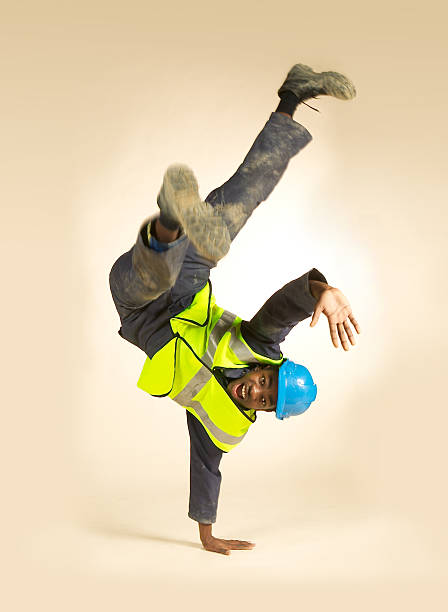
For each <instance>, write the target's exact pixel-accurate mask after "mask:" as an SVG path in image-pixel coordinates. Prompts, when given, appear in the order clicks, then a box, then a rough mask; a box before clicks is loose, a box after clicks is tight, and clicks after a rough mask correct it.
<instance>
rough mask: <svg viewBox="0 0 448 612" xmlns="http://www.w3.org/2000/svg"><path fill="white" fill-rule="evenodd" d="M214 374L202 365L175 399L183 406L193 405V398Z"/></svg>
mask: <svg viewBox="0 0 448 612" xmlns="http://www.w3.org/2000/svg"><path fill="white" fill-rule="evenodd" d="M212 376H213V374H212V373H211V372H210V370H207V368H206V367H204V366H201V368H200V370H198V371H197V372H196V374H195V375H194V376H193V378H192V379H191V380H190V381H188V383H187V384H186V385H185V387H184V388H183V389H182V391H181V392H180V393H178V394H177V395H176V397H173V400H174V401H175V402H177V403H178V404H180V405H181V406H191V403H192V399H193V397H194V396H195V395H197V394H198V393H199V391H200V390H201V389H202V387H203V386H204V385H205V384H207V383H208V381H209V380H210V378H211V377H212Z"/></svg>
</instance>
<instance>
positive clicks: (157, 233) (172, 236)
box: [148, 218, 180, 244]
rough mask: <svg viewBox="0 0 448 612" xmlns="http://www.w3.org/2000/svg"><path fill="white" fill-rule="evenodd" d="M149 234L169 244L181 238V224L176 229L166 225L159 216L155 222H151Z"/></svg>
mask: <svg viewBox="0 0 448 612" xmlns="http://www.w3.org/2000/svg"><path fill="white" fill-rule="evenodd" d="M148 234H150V235H152V236H154V238H155V239H156V240H158V241H159V242H164V243H165V244H169V243H170V242H174V241H175V240H177V238H179V234H180V228H179V226H178V227H177V228H176V229H170V228H168V227H165V225H163V223H162V222H161V220H160V218H159V219H156V220H155V222H153V223H151V226H150V227H148Z"/></svg>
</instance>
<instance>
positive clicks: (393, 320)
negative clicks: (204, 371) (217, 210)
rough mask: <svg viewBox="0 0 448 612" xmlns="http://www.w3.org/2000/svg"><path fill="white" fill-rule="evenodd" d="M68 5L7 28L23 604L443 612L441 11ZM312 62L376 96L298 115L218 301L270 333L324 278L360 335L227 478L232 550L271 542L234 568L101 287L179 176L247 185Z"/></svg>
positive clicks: (18, 576) (14, 20)
mask: <svg viewBox="0 0 448 612" xmlns="http://www.w3.org/2000/svg"><path fill="white" fill-rule="evenodd" d="M72 4H73V3H68V2H58V3H54V4H50V3H47V2H39V3H28V5H26V4H23V3H21V4H17V3H15V4H14V8H13V9H11V8H4V9H3V10H2V25H1V26H0V27H1V43H0V44H1V47H2V48H1V53H0V58H1V59H0V63H1V66H2V74H3V77H2V85H3V87H2V90H3V91H2V95H1V98H0V109H1V123H2V126H1V130H2V143H3V145H4V150H3V152H2V157H1V160H0V161H1V174H2V192H3V193H2V198H1V201H2V224H1V225H2V230H3V232H2V234H3V240H2V249H3V257H2V261H3V272H2V274H3V299H2V303H3V306H4V315H3V326H2V327H3V329H2V331H3V334H2V337H3V338H2V343H3V351H2V357H3V366H2V371H3V373H4V381H3V383H2V387H3V401H2V411H3V413H4V416H3V427H2V430H3V432H4V441H3V443H2V454H3V455H4V456H3V461H2V467H3V470H4V476H3V480H2V482H3V485H2V524H3V525H4V527H5V529H4V534H3V536H2V552H3V553H4V554H3V560H4V570H3V572H2V577H3V578H4V581H5V583H6V587H2V597H3V598H6V605H5V604H4V605H3V608H4V609H7V610H29V609H39V610H40V609H42V610H46V611H50V610H51V611H52V610H60V609H63V608H64V609H66V610H80V609H83V610H88V611H90V610H106V609H107V610H111V611H112V610H113V611H115V610H124V609H129V610H147V609H155V607H157V608H160V609H164V610H174V609H176V608H180V609H182V610H203V609H204V610H205V609H206V607H208V608H209V607H210V605H211V607H212V609H217V610H221V609H222V610H224V609H226V610H227V609H233V610H235V609H236V610H238V609H243V607H244V608H245V607H247V606H248V605H249V604H253V605H254V606H255V607H256V608H257V609H258V610H271V609H272V608H273V607H275V608H276V609H296V608H297V609H298V608H299V607H300V608H304V607H306V609H309V610H324V609H328V608H329V606H331V609H336V610H359V609H363V610H370V609H372V610H378V609H384V610H397V609H399V610H404V609H406V610H409V609H416V610H421V609H422V607H423V606H425V607H427V608H429V609H431V610H439V609H440V610H442V609H446V604H447V602H446V596H445V592H444V589H443V588H442V583H443V581H444V580H446V577H447V576H446V554H447V533H446V527H445V521H444V519H445V516H446V513H447V495H446V460H447V455H446V450H445V439H446V428H447V423H448V419H447V416H446V409H447V401H446V380H447V375H446V362H447V359H446V348H447V347H446V342H447V334H446V332H447V324H446V308H447V289H446V269H445V268H446V257H447V250H446V236H447V213H446V195H447V194H446V186H445V184H446V139H447V121H446V100H447V98H446V94H447V85H446V72H447V62H446V60H447V43H446V28H445V26H446V11H445V10H444V9H443V3H442V2H431V1H430V2H425V3H412V2H411V3H410V2H394V3H392V4H390V3H389V2H385V1H383V0H381V1H380V2H376V3H374V4H370V5H364V4H362V3H361V4H360V3H359V2H338V3H333V2H329V1H328V0H326V1H322V2H319V3H312V2H307V3H298V2H291V1H290V0H285V1H284V2H282V3H269V2H265V1H259V2H253V1H252V0H251V1H250V2H243V3H238V2H235V1H234V0H231V1H230V2H227V3H215V2H212V1H210V2H203V1H201V2H198V1H195V0H193V1H192V2H189V3H180V2H178V3H174V4H173V3H154V4H155V6H151V5H150V3H149V2H147V3H144V2H137V1H135V0H130V1H129V2H126V3H124V2H123V3H117V2H108V3H106V2H104V3H101V2H98V1H97V0H93V2H90V3H87V2H81V3H80V2H78V3H76V7H77V8H73V6H72ZM297 61H301V62H304V63H309V64H311V65H312V66H313V67H315V68H316V69H319V70H325V69H335V70H339V71H341V72H345V73H346V74H347V75H349V76H350V77H351V78H352V79H353V81H354V82H355V84H356V86H357V89H358V97H357V99H356V100H355V101H353V102H347V103H343V102H340V101H337V100H333V99H326V98H323V99H320V100H319V101H318V102H317V107H318V108H319V109H320V111H321V112H320V113H319V114H318V113H315V112H314V111H312V110H310V109H307V108H306V107H302V108H300V110H299V112H298V113H297V114H296V120H297V121H299V122H301V123H303V124H304V125H305V126H306V127H307V128H308V129H309V130H310V131H311V133H312V134H313V137H314V140H313V142H312V143H311V144H310V145H309V146H308V147H307V148H306V149H305V150H304V151H303V152H302V153H301V154H300V155H299V156H298V157H297V158H296V159H295V160H294V161H293V162H292V163H291V165H290V167H289V169H288V171H287V173H286V174H285V176H284V178H283V180H282V182H281V184H280V185H279V186H278V188H277V189H276V191H275V192H274V193H273V195H272V196H271V198H270V199H269V200H268V202H267V203H265V204H264V205H263V206H262V207H260V208H259V209H258V210H257V211H256V213H255V214H254V215H253V218H252V219H251V222H250V223H249V224H248V226H247V227H246V228H245V229H244V230H243V232H242V233H241V235H240V236H239V237H238V239H237V240H236V241H235V243H234V245H233V248H232V251H231V253H230V255H229V256H228V257H227V258H226V259H225V260H224V261H223V262H222V264H221V265H220V268H219V269H218V270H216V271H215V272H214V273H213V277H212V280H213V283H214V289H215V293H216V296H217V299H218V302H219V303H220V304H222V305H223V306H225V307H226V308H228V309H229V310H232V311H234V312H237V313H238V314H240V315H241V316H244V317H250V316H251V314H253V313H254V312H255V311H256V310H257V309H258V307H259V306H260V304H261V303H263V301H264V300H265V299H266V298H267V297H268V296H269V295H270V294H271V293H272V292H273V291H275V290H276V289H277V288H278V287H280V286H281V285H282V284H283V283H285V282H287V281H289V280H290V279H292V278H294V277H296V276H298V275H300V274H302V273H303V272H305V271H306V270H307V269H309V268H310V267H312V266H316V267H318V268H319V269H320V270H322V272H324V274H326V276H327V278H328V280H329V282H330V283H332V284H334V285H336V286H338V287H340V288H341V289H342V290H343V291H344V292H345V293H346V294H347V296H348V297H349V299H350V300H351V303H352V306H353V310H354V312H355V315H356V316H357V318H358V320H359V321H360V323H361V326H362V328H363V334H362V336H361V337H360V339H359V342H358V345H357V346H356V347H355V348H354V349H353V350H352V351H350V353H348V354H345V353H343V352H342V351H341V350H339V351H336V350H335V349H333V348H332V346H331V344H330V340H329V337H328V331H327V326H326V323H325V321H321V322H320V323H319V326H318V327H317V328H316V329H314V330H311V329H310V328H309V327H308V326H307V325H306V323H305V324H304V325H302V326H299V327H300V329H299V328H297V329H296V330H294V331H293V333H291V335H290V337H289V338H288V340H287V342H286V343H285V345H284V352H285V353H286V354H287V355H289V356H291V357H292V358H295V359H296V360H298V361H303V362H304V363H306V364H307V365H308V367H309V368H310V370H311V371H312V372H313V374H314V376H315V378H316V380H317V382H318V385H319V401H318V402H317V404H316V405H315V406H314V407H313V409H312V410H310V411H309V412H308V413H306V415H303V417H301V418H297V419H291V420H290V421H286V422H284V423H281V422H277V421H276V420H275V419H274V418H273V417H272V416H271V415H265V417H263V415H262V416H261V418H260V419H259V421H258V423H257V426H256V427H254V428H253V431H251V433H250V435H249V436H248V437H247V439H246V441H245V443H244V444H243V445H242V446H241V448H239V449H238V450H235V451H234V452H233V453H231V454H230V455H229V456H227V457H225V458H224V459H223V462H222V472H223V485H222V490H221V498H220V508H219V517H218V523H217V525H216V528H215V532H216V535H221V536H222V537H236V538H244V539H251V540H253V541H255V542H256V543H257V547H256V548H255V549H254V550H253V551H250V552H234V553H233V554H232V555H231V557H229V558H227V557H222V556H219V555H213V554H209V553H205V552H204V551H203V550H202V549H201V547H200V545H199V543H198V538H197V533H196V525H195V523H193V522H192V521H191V520H190V519H188V518H187V516H186V512H187V502H188V436H187V430H186V423H185V416H184V414H183V412H182V410H181V409H179V408H178V407H176V405H174V404H173V403H171V402H170V401H169V400H153V399H151V398H149V396H146V395H145V394H144V393H143V392H141V391H139V390H138V389H137V387H136V386H135V383H136V380H137V377H138V374H139V369H140V367H141V365H142V363H143V360H144V355H143V354H142V353H140V352H139V351H138V350H137V349H135V348H134V347H132V346H131V345H128V344H126V343H125V342H123V341H122V340H120V338H119V337H118V335H117V333H116V331H117V329H118V317H117V315H116V313H115V311H114V308H113V303H112V300H111V299H110V295H109V290H108V284H107V276H108V271H109V268H110V266H111V265H112V263H113V261H114V260H115V259H116V257H118V255H119V254H120V253H122V252H123V251H124V250H127V249H128V248H130V246H131V245H132V242H133V240H134V239H135V236H136V232H137V228H138V225H139V223H140V221H141V220H142V219H143V218H144V217H145V216H147V215H148V214H150V213H153V212H155V210H156V205H155V196H156V194H157V191H158V188H159V186H160V182H161V177H162V175H163V172H164V169H165V168H166V166H167V165H168V164H170V163H172V162H174V161H179V162H184V163H187V164H189V165H191V166H192V167H193V168H194V170H195V172H196V174H197V176H198V179H199V183H200V188H201V192H202V194H203V195H204V196H205V195H206V194H207V193H208V191H210V190H211V189H212V188H213V187H215V186H216V185H218V184H220V183H221V182H223V181H224V180H225V179H226V178H228V176H230V174H232V173H233V171H234V170H235V169H236V167H237V165H238V164H239V163H240V161H241V160H242V157H243V156H244V154H245V153H246V152H247V150H248V147H249V146H250V144H251V143H252V141H253V139H254V138H255V136H256V134H257V133H258V131H259V129H260V128H261V127H262V125H263V124H264V122H265V121H266V119H267V117H268V115H269V113H270V111H271V110H273V109H274V108H275V106H276V104H277V97H276V90H277V88H278V87H279V85H280V84H281V82H282V79H283V78H284V75H285V73H286V71H287V70H288V69H289V67H290V66H291V65H292V64H293V63H295V62H297ZM254 251H256V252H258V253H262V255H261V256H260V257H258V258H257V261H256V262H255V263H254V265H251V264H250V262H251V254H253V252H254ZM241 261H245V262H249V265H250V267H249V268H247V267H242V266H241ZM168 431H170V434H169V435H168V434H167V432H168ZM2 582H3V581H2Z"/></svg>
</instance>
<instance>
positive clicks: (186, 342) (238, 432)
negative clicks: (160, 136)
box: [110, 64, 360, 554]
mask: <svg viewBox="0 0 448 612" xmlns="http://www.w3.org/2000/svg"><path fill="white" fill-rule="evenodd" d="M278 93H279V96H280V104H279V105H278V107H277V109H276V111H275V112H273V113H272V114H271V116H270V118H269V120H268V122H267V123H266V125H265V126H264V128H263V129H262V131H261V132H260V134H259V135H258V136H257V138H256V140H255V142H254V144H253V145H252V147H251V149H250V151H249V153H248V154H247V156H246V157H245V159H244V161H243V163H242V164H241V166H240V167H239V168H238V170H237V171H236V173H235V174H234V175H233V176H232V177H231V178H230V179H229V180H228V181H227V182H225V183H224V184H223V185H222V186H221V187H218V188H217V189H214V190H213V191H212V192H211V193H210V194H209V195H208V196H207V198H206V199H205V201H203V200H201V198H200V196H199V192H198V185H197V182H196V179H195V177H194V175H193V173H192V171H191V170H190V169H189V168H188V167H186V166H182V165H175V166H170V167H169V168H168V170H167V171H166V173H165V176H164V179H163V184H162V187H161V190H160V193H159V195H158V198H157V203H158V206H159V208H160V215H158V216H155V217H154V218H151V219H149V220H146V221H145V222H144V223H143V225H142V226H141V228H140V231H139V233H138V236H137V241H136V243H135V244H134V246H133V247H132V248H131V249H130V250H129V251H128V252H127V253H124V254H123V255H121V257H119V258H118V260H117V261H116V262H115V263H114V265H113V267H112V270H111V273H110V288H111V292H112V297H113V300H114V303H115V306H116V308H117V311H118V314H119V316H120V321H121V328H120V330H119V334H120V335H121V336H122V337H123V338H124V339H126V340H128V341H129V342H131V343H132V344H135V345H136V346H138V347H139V348H140V349H141V350H143V351H144V352H145V353H146V355H147V358H146V361H145V364H144V367H143V370H142V373H141V375H140V378H139V381H138V386H139V387H140V388H141V389H143V390H145V391H146V392H148V393H149V394H150V395H152V396H155V397H165V396H168V397H170V398H171V399H173V400H174V401H175V402H177V403H178V404H180V405H181V406H183V407H184V408H186V415H187V424H188V430H189V435H190V502H189V512H188V515H189V517H190V518H192V519H193V520H195V521H197V522H198V523H199V535H200V539H201V542H202V544H203V546H204V548H205V549H206V550H209V551H213V552H219V553H223V554H229V553H230V550H232V549H250V548H252V547H253V546H254V544H252V543H250V542H245V541H241V540H223V539H220V538H216V537H214V536H213V535H212V524H213V523H214V522H215V521H216V512H217V505H218V496H219V489H220V484H221V473H220V470H219V465H220V461H221V457H222V454H223V452H229V451H230V450H232V449H233V448H235V447H236V446H237V445H238V444H239V443H240V442H241V441H242V440H243V438H244V437H245V435H246V433H247V431H248V430H249V428H250V427H251V425H252V424H253V423H254V422H255V421H256V418H257V413H258V412H260V411H264V412H275V414H276V417H277V418H279V419H284V418H286V417H290V416H292V415H297V414H301V413H303V412H304V411H305V410H306V409H307V408H308V407H309V406H310V404H311V403H312V402H313V401H314V399H315V398H316V385H315V384H314V381H313V379H312V376H311V374H310V373H309V371H308V370H307V369H306V368H305V367H304V366H302V365H299V364H296V363H294V362H293V361H290V360H288V359H285V358H284V357H283V355H282V353H281V351H280V344H281V342H283V340H284V339H285V338H286V336H287V334H288V333H289V332H290V331H291V329H292V328H293V327H294V326H295V325H297V323H299V322H300V321H303V320H304V319H306V318H307V317H309V316H311V315H312V321H311V326H312V327H313V326H315V325H316V323H317V321H318V319H319V317H320V315H321V314H324V315H325V316H326V317H327V319H328V322H329V327H330V335H331V339H332V342H333V345H334V346H335V347H338V345H339V342H340V343H341V345H342V347H343V349H344V350H348V348H349V344H355V340H354V334H353V330H352V327H353V328H354V330H355V331H356V332H357V333H359V331H360V330H359V326H358V323H357V322H356V320H355V318H354V317H353V314H352V310H351V308H350V305H349V303H348V301H347V299H346V298H345V296H344V295H343V294H342V293H341V291H339V289H336V288H335V287H332V286H330V285H328V284H327V280H326V278H325V277H324V276H323V275H322V274H321V273H320V272H319V271H318V270H316V269H312V270H310V271H309V272H307V273H305V274H303V276H301V277H300V278H297V279H295V280H293V281H291V282H290V283H288V284H287V285H285V286H284V287H282V288H281V289H280V290H279V291H277V292H276V293H275V294H274V295H272V296H271V297H270V298H269V299H268V300H267V302H266V303H265V304H264V305H263V306H262V308H261V309H260V310H259V311H258V312H257V313H256V314H255V315H254V316H253V317H252V319H251V320H250V321H244V320H242V319H241V318H240V317H237V316H235V315H233V314H232V313H230V312H228V311H226V310H224V309H223V308H220V307H219V306H218V305H217V304H216V302H215V298H214V296H213V293H212V288H211V283H210V280H209V276H210V270H211V269H212V268H213V267H215V266H216V264H217V262H218V261H219V260H220V259H221V258H222V257H224V255H225V254H226V253H227V251H228V250H229V247H230V244H231V242H232V241H233V239H234V238H235V236H236V235H237V234H238V233H239V231H240V230H241V229H242V227H243V226H244V224H245V223H246V221H247V219H248V218H249V217H250V215H251V213H252V212H253V211H254V209H255V208H256V207H257V206H258V205H259V204H260V203H261V202H263V201H264V200H266V198H267V197H268V196H269V194H270V193H271V192H272V190H273V189H274V187H275V185H276V184H277V183H278V181H279V180H280V178H281V176H282V175H283V173H284V171H285V169H286V167H287V165H288V163H289V160H290V159H291V158H292V157H293V156H294V155H296V154H297V153H298V152H299V151H301V150H302V149H303V148H304V147H305V146H306V145H307V144H308V142H309V141H310V140H311V135H310V133H309V132H308V131H307V130H306V129H305V128H304V127H303V126H301V125H300V124H298V123H296V122H295V121H294V120H293V119H292V116H293V113H294V111H295V109H296V107H297V105H298V104H300V103H305V104H306V102H305V101H306V100H309V99H311V98H315V97H317V96H319V95H329V96H333V97H336V98H339V99H342V100H348V99H351V98H353V97H354V96H355V88H354V86H353V84H352V83H351V81H350V80H349V79H348V78H346V77H345V76H343V75H342V74H339V73H337V72H322V73H316V72H314V71H313V70H312V69H311V68H310V67H308V66H305V65H304V64H296V65H294V66H293V67H292V68H291V70H290V71H289V73H288V75H287V77H286V80H285V82H284V83H283V85H282V86H281V87H280V89H279V92H278Z"/></svg>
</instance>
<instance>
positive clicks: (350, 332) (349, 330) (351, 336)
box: [343, 320, 356, 346]
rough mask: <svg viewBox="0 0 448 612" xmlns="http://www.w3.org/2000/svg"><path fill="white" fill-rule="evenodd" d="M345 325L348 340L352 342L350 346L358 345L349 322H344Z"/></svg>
mask: <svg viewBox="0 0 448 612" xmlns="http://www.w3.org/2000/svg"><path fill="white" fill-rule="evenodd" d="M343 325H344V329H345V333H346V334H347V336H348V339H349V341H350V344H351V345H353V346H354V345H355V344H356V340H355V336H354V335H353V332H352V328H351V327H350V325H349V323H348V321H347V320H345V321H344V323H343Z"/></svg>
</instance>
